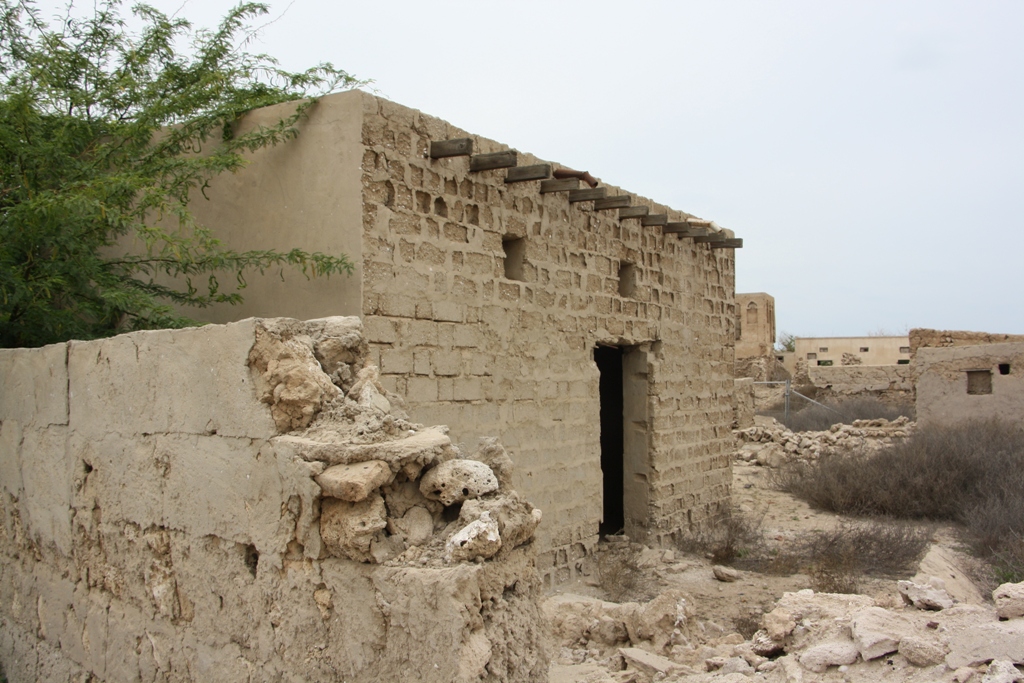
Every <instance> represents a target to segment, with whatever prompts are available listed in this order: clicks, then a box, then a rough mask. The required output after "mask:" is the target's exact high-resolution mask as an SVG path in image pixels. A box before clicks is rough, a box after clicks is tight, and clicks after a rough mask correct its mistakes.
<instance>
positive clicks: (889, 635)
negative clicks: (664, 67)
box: [850, 607, 909, 662]
mask: <svg viewBox="0 0 1024 683" xmlns="http://www.w3.org/2000/svg"><path fill="white" fill-rule="evenodd" d="M908 631H909V624H908V623H907V622H906V620H905V619H903V618H901V617H899V616H898V615H896V614H893V613H892V612H890V611H888V610H886V609H882V608H881V607H866V608H864V609H862V610H860V611H858V612H856V613H854V615H853V617H852V619H851V620H850V632H851V633H852V634H853V641H854V642H855V643H856V644H857V649H858V650H860V656H861V657H863V658H864V661H865V662H867V661H870V660H872V659H877V658H878V657H881V656H882V655H887V654H889V653H890V652H896V650H897V649H899V646H900V639H901V638H902V637H903V634H904V633H907V632H908Z"/></svg>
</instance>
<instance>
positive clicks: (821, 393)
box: [807, 365, 914, 403]
mask: <svg viewBox="0 0 1024 683" xmlns="http://www.w3.org/2000/svg"><path fill="white" fill-rule="evenodd" d="M807 376H808V378H809V379H810V382H811V383H812V384H813V385H814V386H815V387H816V388H817V389H818V400H821V399H822V398H837V399H838V398H850V397H854V396H871V397H874V398H878V399H880V400H882V401H886V402H889V403H907V402H912V401H913V400H914V371H913V369H912V367H911V366H910V365H833V366H808V367H807Z"/></svg>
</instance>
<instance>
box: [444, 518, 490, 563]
mask: <svg viewBox="0 0 1024 683" xmlns="http://www.w3.org/2000/svg"><path fill="white" fill-rule="evenodd" d="M499 550H501V534H500V533H498V523H497V522H496V521H495V520H493V519H491V514H490V513H489V512H485V513H483V514H482V515H480V519H478V520H476V521H475V522H470V523H469V524H467V525H466V526H465V527H463V528H462V529H460V530H459V531H458V532H457V533H455V534H453V535H452V537H451V538H449V539H448V543H447V544H445V552H446V556H447V558H448V560H449V561H451V562H461V561H465V560H474V559H476V558H478V557H482V558H484V559H487V558H488V557H493V556H494V555H495V554H496V553H497V552H498V551H499Z"/></svg>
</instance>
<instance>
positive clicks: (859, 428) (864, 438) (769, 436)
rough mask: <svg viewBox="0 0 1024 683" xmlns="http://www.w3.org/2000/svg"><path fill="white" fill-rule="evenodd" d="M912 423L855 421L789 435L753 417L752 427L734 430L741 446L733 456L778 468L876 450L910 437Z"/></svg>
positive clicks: (782, 428) (772, 421)
mask: <svg viewBox="0 0 1024 683" xmlns="http://www.w3.org/2000/svg"><path fill="white" fill-rule="evenodd" d="M914 426H915V424H914V423H913V422H911V421H910V420H909V419H908V418H907V417H898V418H896V419H895V420H892V421H889V420H886V419H882V418H879V419H875V420H854V422H853V424H834V425H832V427H830V428H829V429H828V431H824V432H792V431H790V430H788V429H786V427H785V426H783V425H782V423H780V422H779V421H778V420H775V419H772V418H770V417H762V416H756V417H755V418H754V426H753V427H748V428H747V429H740V430H736V431H735V432H734V434H736V436H737V437H738V438H739V439H740V441H741V442H742V445H741V446H740V448H739V450H738V451H736V453H735V455H734V457H735V458H736V459H737V460H740V461H743V462H749V463H756V464H758V465H762V466H765V467H781V466H782V465H784V464H786V463H788V462H791V461H796V460H802V461H813V460H816V459H818V458H819V457H821V456H823V455H833V454H837V453H844V452H848V451H851V450H854V449H862V450H865V449H866V450H878V449H880V448H882V447H884V446H887V445H889V444H891V443H892V441H893V439H902V438H905V437H907V436H909V435H910V433H911V432H912V431H913V429H914Z"/></svg>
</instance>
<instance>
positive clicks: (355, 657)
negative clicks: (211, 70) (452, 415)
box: [0, 318, 547, 683]
mask: <svg viewBox="0 0 1024 683" xmlns="http://www.w3.org/2000/svg"><path fill="white" fill-rule="evenodd" d="M366 359H367V346H366V344H365V343H364V341H363V337H362V333H361V324H360V322H359V320H358V319H354V318H331V319H323V320H315V321H310V322H305V323H302V322H298V321H294V320H256V319H250V320H245V321H242V322H238V323H234V324H231V325H226V326H210V327H205V328H200V329H192V330H178V331H161V332H141V333H134V334H130V335H124V336H120V337H115V338H113V339H107V340H101V341H94V342H84V343H83V342H71V343H68V344H62V345H55V346H50V347H45V348H43V349H15V350H2V351H0V387H2V390H0V520H2V525H0V664H2V666H3V668H4V670H5V672H6V675H7V677H8V680H10V681H12V683H16V682H21V681H36V680H46V681H68V682H69V683H70V682H71V681H80V680H86V679H90V680H91V679H97V680H105V681H119V682H120V681H146V682H149V681H182V680H183V681H218V682H220V681H290V680H303V681H337V680H347V681H378V680H396V681H397V680H403V681H446V682H447V681H534V680H540V679H542V678H543V677H544V676H545V675H546V671H547V658H546V654H545V652H544V651H543V648H542V646H541V637H542V633H541V626H540V624H541V621H540V613H539V609H538V603H537V596H538V590H539V585H540V581H539V579H538V576H537V573H536V569H535V560H534V550H533V543H532V539H533V534H534V531H535V529H536V527H537V524H538V523H539V521H540V511H539V510H536V509H534V508H533V506H531V505H530V504H529V503H527V502H526V501H524V500H523V499H522V498H521V497H520V496H518V495H517V494H516V493H515V491H513V490H512V489H511V488H510V487H509V486H508V484H507V482H508V478H507V476H506V475H507V472H506V473H503V472H502V468H503V467H507V464H508V462H507V461H508V457H507V455H506V454H505V453H504V451H503V449H501V447H500V445H498V444H496V443H495V442H493V441H489V442H486V443H484V444H482V445H481V448H480V451H479V454H478V455H477V454H474V453H472V452H463V451H462V450H460V449H458V448H456V447H455V446H453V445H452V444H451V441H450V439H449V438H448V436H447V435H446V430H444V429H443V428H436V427H435V428H425V427H423V425H420V424H415V423H411V422H409V421H408V420H407V419H406V417H405V415H404V412H403V409H402V400H401V399H400V398H399V397H398V396H395V395H394V394H390V393H389V392H387V391H386V390H385V389H384V387H383V386H382V385H381V384H380V383H379V381H378V379H377V373H376V369H375V368H373V367H367V366H365V361H366ZM467 459H468V460H467ZM460 460H465V461H466V462H473V463H475V464H473V465H470V466H469V468H471V469H474V470H475V471H478V472H480V473H481V474H486V473H485V472H483V470H487V472H491V468H494V471H493V473H492V474H491V475H490V480H493V481H494V482H496V483H497V482H500V485H498V486H496V487H494V488H490V487H481V488H478V489H474V490H472V491H469V492H468V493H467V494H465V495H464V496H463V497H464V498H465V500H464V501H463V502H462V503H461V506H460V505H459V504H453V505H449V506H448V507H445V505H444V504H443V503H442V502H440V501H436V500H430V499H429V498H426V497H425V496H423V495H422V494H421V493H420V480H421V479H422V478H423V477H425V476H427V475H429V473H430V472H431V471H432V468H435V467H436V466H438V465H439V464H441V463H458V462H460ZM485 463H486V464H485ZM332 466H342V467H345V466H353V467H354V468H355V469H353V470H350V471H346V472H342V473H338V472H337V471H335V475H337V476H334V478H333V479H330V478H328V477H327V475H328V473H329V472H331V469H332ZM503 477H504V478H503ZM484 478H485V479H486V478H487V477H484ZM318 479H320V480H321V481H323V482H324V484H323V488H322V486H321V484H319V483H318ZM339 482H340V483H339ZM485 489H487V490H485ZM460 493H461V492H460ZM329 494H335V495H336V496H338V497H334V496H333V495H329ZM353 498H356V499H357V500H352V499H353ZM478 522H479V523H482V524H483V525H484V526H487V535H488V536H489V537H490V538H491V539H493V540H492V542H491V543H489V544H482V543H481V544H476V545H475V546H473V547H466V548H463V549H462V550H461V552H458V553H452V552H450V551H449V548H448V546H449V541H450V539H452V538H454V537H456V536H457V535H458V534H459V533H460V532H462V531H463V530H464V529H466V528H475V527H474V525H477V526H480V524H478ZM464 545H467V546H468V545H469V544H464ZM494 546H498V547H494ZM90 677H91V678H90Z"/></svg>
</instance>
